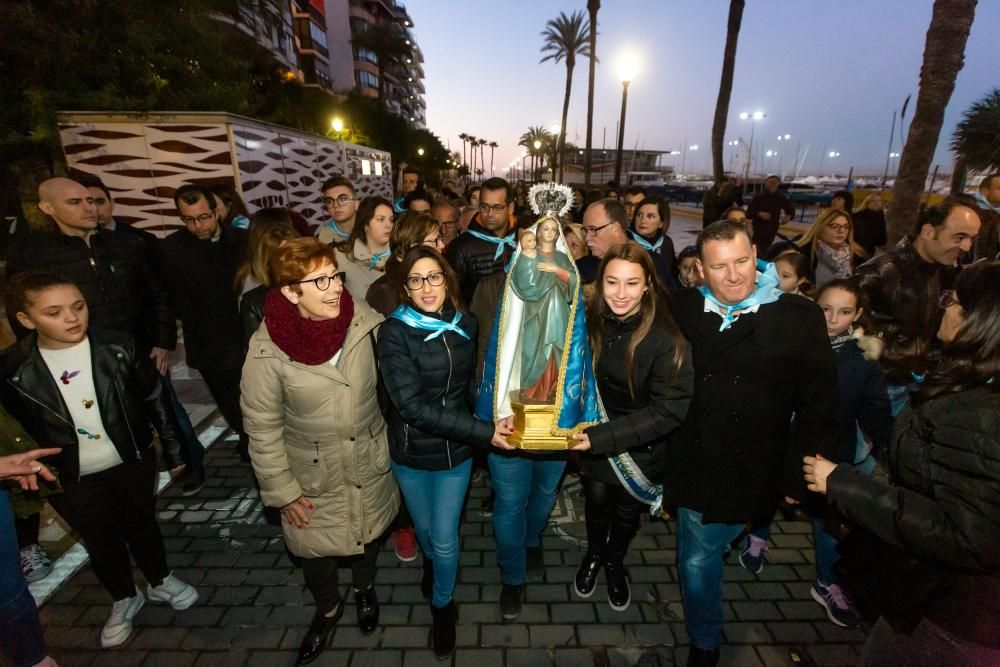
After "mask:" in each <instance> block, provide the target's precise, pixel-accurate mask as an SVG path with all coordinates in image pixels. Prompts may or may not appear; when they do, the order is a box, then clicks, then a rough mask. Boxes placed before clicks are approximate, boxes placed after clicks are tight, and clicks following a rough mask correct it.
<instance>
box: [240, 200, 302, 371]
mask: <svg viewBox="0 0 1000 667" xmlns="http://www.w3.org/2000/svg"><path fill="white" fill-rule="evenodd" d="M298 237H299V233H298V232H297V231H295V227H293V226H292V220H291V218H290V217H289V215H288V211H287V210H286V209H283V208H262V209H261V210H259V211H257V212H256V213H254V214H253V215H252V216H251V217H250V235H249V239H248V241H247V254H246V257H244V259H243V262H242V263H241V264H240V266H239V268H238V269H236V277H235V280H234V282H235V287H236V291H238V292H241V293H242V296H240V319H241V320H242V321H243V347H244V351H245V350H246V344H247V342H248V341H249V340H250V336H252V335H253V334H254V332H255V331H257V327H259V326H260V322H261V320H262V319H264V297H265V296H266V295H267V290H268V289H270V287H271V284H272V280H271V276H270V274H269V272H268V265H267V263H268V260H269V259H270V257H271V254H272V253H273V252H274V251H275V250H276V249H277V248H278V246H280V245H281V244H282V242H284V241H287V240H288V239H294V238H298Z"/></svg>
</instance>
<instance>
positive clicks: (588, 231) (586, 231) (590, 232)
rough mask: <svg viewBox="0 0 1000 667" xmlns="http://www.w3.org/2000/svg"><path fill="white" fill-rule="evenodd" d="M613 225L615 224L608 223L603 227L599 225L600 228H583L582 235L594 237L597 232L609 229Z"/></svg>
mask: <svg viewBox="0 0 1000 667" xmlns="http://www.w3.org/2000/svg"><path fill="white" fill-rule="evenodd" d="M613 224H615V223H614V222H609V223H607V224H605V225H601V226H600V227H583V233H584V234H585V235H587V236H596V235H597V232H599V231H601V230H602V229H604V228H605V227H610V226H611V225H613Z"/></svg>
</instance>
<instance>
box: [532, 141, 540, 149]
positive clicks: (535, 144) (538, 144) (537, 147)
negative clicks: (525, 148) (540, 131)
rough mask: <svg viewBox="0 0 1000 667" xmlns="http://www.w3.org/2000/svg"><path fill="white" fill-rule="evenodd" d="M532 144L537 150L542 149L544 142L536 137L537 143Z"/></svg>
mask: <svg viewBox="0 0 1000 667" xmlns="http://www.w3.org/2000/svg"><path fill="white" fill-rule="evenodd" d="M532 146H534V147H535V150H536V151H537V150H538V149H540V148H541V147H542V142H541V141H539V140H538V139H535V143H533V144H532Z"/></svg>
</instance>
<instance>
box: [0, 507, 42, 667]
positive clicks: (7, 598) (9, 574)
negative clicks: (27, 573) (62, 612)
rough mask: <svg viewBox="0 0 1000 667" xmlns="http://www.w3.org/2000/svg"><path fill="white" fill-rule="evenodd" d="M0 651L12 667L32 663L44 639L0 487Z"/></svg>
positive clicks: (38, 658)
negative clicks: (10, 661)
mask: <svg viewBox="0 0 1000 667" xmlns="http://www.w3.org/2000/svg"><path fill="white" fill-rule="evenodd" d="M0 654H3V655H5V656H8V657H9V658H10V659H12V660H13V661H14V665H15V667H24V666H25V665H34V664H35V663H38V662H41V661H42V658H44V657H45V640H44V639H43V638H42V626H41V624H39V622H38V609H37V608H36V607H35V599H34V598H33V597H31V593H30V592H28V584H27V583H26V582H25V581H24V576H23V575H22V574H21V557H20V555H19V552H18V548H17V536H16V534H15V532H14V512H13V511H12V510H11V506H10V496H9V495H8V493H7V492H6V491H0Z"/></svg>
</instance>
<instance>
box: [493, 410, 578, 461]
mask: <svg viewBox="0 0 1000 667" xmlns="http://www.w3.org/2000/svg"><path fill="white" fill-rule="evenodd" d="M510 407H511V409H512V410H513V411H514V432H513V433H511V434H510V435H509V436H507V442H508V443H510V445H511V446H512V447H516V448H517V449H542V450H557V451H563V450H566V449H571V448H572V447H573V446H574V445H576V442H575V441H574V440H573V436H572V435H552V423H553V422H554V420H555V413H556V406H555V404H554V403H539V402H537V401H532V400H531V399H527V400H526V401H524V402H522V401H518V400H516V399H514V398H513V397H512V398H511V400H510Z"/></svg>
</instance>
